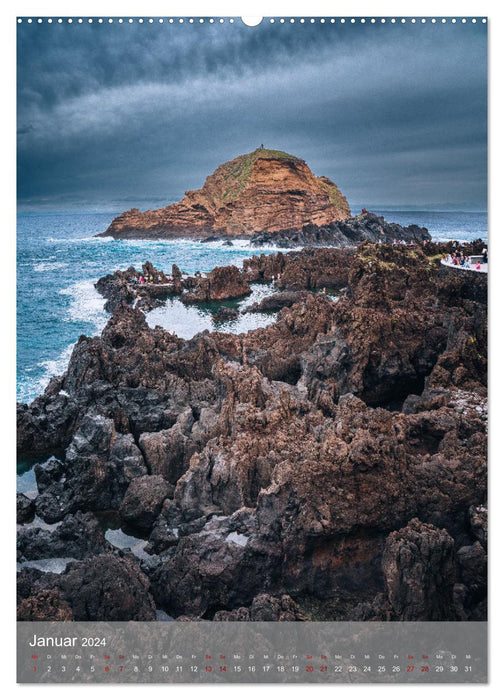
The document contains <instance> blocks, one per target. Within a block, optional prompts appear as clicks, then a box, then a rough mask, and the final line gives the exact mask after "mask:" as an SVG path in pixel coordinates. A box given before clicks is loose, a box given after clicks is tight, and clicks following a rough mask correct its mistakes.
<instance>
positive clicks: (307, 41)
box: [17, 19, 487, 211]
mask: <svg viewBox="0 0 504 700" xmlns="http://www.w3.org/2000/svg"><path fill="white" fill-rule="evenodd" d="M17 50H18V141H17V143H18V206H19V208H20V209H29V210H39V209H53V210H65V209H69V208H70V209H72V208H79V209H82V210H86V209H89V210H94V211H122V210H125V209H129V208H131V207H139V208H140V209H146V208H153V207H161V206H165V205H167V204H169V203H171V202H173V201H178V200H179V199H181V198H182V197H183V195H184V192H185V191H186V190H190V189H197V188H199V187H201V186H202V185H203V182H204V180H205V177H206V176H207V175H208V174H210V173H211V172H213V171H214V170H215V168H216V167H217V166H218V165H220V164H221V163H223V162H225V161H228V160H231V159H232V158H234V157H236V156H237V155H240V154H242V153H248V152H250V151H252V150H254V149H255V148H257V147H258V146H259V145H260V144H264V146H265V147H266V148H273V149H279V150H283V151H287V152H289V153H292V154H294V155H296V156H299V157H300V158H303V159H304V160H305V161H306V162H307V164H308V165H309V167H310V168H311V169H312V171H313V172H314V173H315V174H316V175H326V176H327V177H329V178H331V179H332V180H333V181H334V182H335V183H336V184H337V185H338V186H339V187H340V189H341V191H342V192H343V194H345V196H346V197H347V199H348V201H349V202H350V204H351V206H352V208H355V207H357V206H366V207H368V208H369V207H372V206H373V205H376V206H381V207H387V206H390V207H392V206H394V207H398V208H400V207H413V208H415V207H418V208H456V209H462V210H484V209H486V169H487V161H486V139H487V130H486V127H487V125H486V109H487V96H486V80H487V64H486V25H484V24H482V23H481V22H478V23H477V24H475V25H474V24H470V23H468V24H461V23H460V21H459V22H458V23H456V24H440V23H439V24H438V23H437V24H435V25H434V24H431V23H427V24H420V23H416V24H414V25H412V24H410V23H408V24H406V25H402V24H399V23H397V24H395V25H393V24H391V23H390V22H388V23H386V24H385V25H382V24H380V23H378V24H374V25H371V24H370V23H366V24H358V23H357V24H350V22H349V21H348V20H347V22H346V23H345V24H344V25H342V24H341V23H339V22H336V23H334V24H331V23H330V21H329V20H327V21H326V22H325V23H324V24H321V23H316V24H314V25H311V24H309V23H305V24H300V23H299V22H298V23H296V24H290V23H286V24H283V25H282V24H279V23H278V22H276V23H275V24H270V23H269V22H268V21H267V20H263V22H262V23H261V24H260V25H259V26H258V27H247V26H245V25H244V24H243V23H242V22H241V21H240V20H239V19H237V20H236V21H235V23H234V24H229V23H228V22H227V23H226V24H224V25H219V24H209V23H208V21H207V22H205V23H204V24H199V23H196V24H189V23H187V22H185V23H184V24H178V23H176V24H169V23H168V22H167V21H165V22H164V23H163V24H159V23H155V24H148V23H144V24H138V23H137V22H135V23H134V24H128V23H123V24H119V23H117V21H116V22H114V23H113V24H98V23H97V22H94V23H93V24H91V25H89V24H86V23H84V24H77V23H73V24H70V25H69V24H67V23H66V24H57V23H53V24H47V23H43V24H35V23H34V24H27V23H26V22H23V23H22V24H20V25H18V43H17Z"/></svg>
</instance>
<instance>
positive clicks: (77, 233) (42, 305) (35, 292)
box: [17, 209, 487, 402]
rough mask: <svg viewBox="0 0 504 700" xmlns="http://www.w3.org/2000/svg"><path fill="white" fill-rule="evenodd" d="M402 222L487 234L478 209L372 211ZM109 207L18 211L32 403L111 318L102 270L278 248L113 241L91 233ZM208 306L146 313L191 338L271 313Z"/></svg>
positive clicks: (101, 226)
mask: <svg viewBox="0 0 504 700" xmlns="http://www.w3.org/2000/svg"><path fill="white" fill-rule="evenodd" d="M374 211H376V213H377V214H380V215H383V216H385V218H386V219H387V220H388V221H394V222H396V223H399V224H401V225H408V224H410V223H415V224H418V225H420V226H426V227H427V228H428V229H429V231H430V233H431V235H432V236H433V238H434V239H436V240H450V239H452V238H456V239H458V240H473V239H475V238H482V239H484V240H487V216H486V213H481V212H433V211H407V212H406V211H388V210H385V209H384V210H376V209H375V210H374ZM113 217H114V214H111V213H86V212H78V213H76V212H60V213H34V212H30V213H20V214H18V220H17V398H18V400H19V401H23V402H30V401H32V400H33V399H34V398H35V397H36V396H38V395H39V394H40V393H41V392H42V391H43V390H44V388H45V386H46V385H47V383H48V381H49V379H50V377H51V376H53V375H57V374H61V373H62V372H63V371H64V370H65V369H66V366H67V363H68V360H69V358H70V354H71V352H72V348H73V346H74V344H75V342H76V341H77V339H78V338H79V336H80V335H81V334H85V335H96V334H98V333H99V332H100V331H101V330H102V328H103V326H104V325H105V323H106V322H107V319H108V314H107V313H106V312H105V311H104V309H103V304H104V299H103V298H102V297H101V296H100V295H99V294H98V293H97V292H96V290H95V288H94V283H95V282H96V280H97V279H98V278H99V277H102V276H103V275H106V274H108V273H112V272H114V271H115V270H118V269H125V268H127V267H129V266H130V265H134V266H135V267H139V266H140V265H141V264H142V263H143V262H145V261H146V260H150V261H151V262H152V263H153V264H154V265H155V266H156V267H160V268H162V269H163V270H165V271H169V270H171V265H172V264H173V263H176V264H177V265H178V266H179V267H180V269H181V270H183V271H185V272H187V273H189V274H194V273H195V272H196V271H197V270H200V271H202V272H204V271H209V270H211V269H212V268H213V267H216V266H218V265H231V264H234V265H237V266H240V265H241V264H242V262H243V260H244V258H248V257H251V256H252V255H254V254H260V253H261V252H265V253H271V252H273V251H274V250H278V249H276V248H271V247H270V248H251V247H250V246H249V245H248V243H247V242H246V241H234V245H233V246H223V245H222V243H221V242H212V243H196V242H192V241H181V240H176V241H141V240H140V241H114V240H112V239H104V238H94V237H93V236H94V234H96V233H99V232H101V231H104V230H106V228H107V226H108V225H109V223H110V222H111V220H112V218H113ZM267 293H269V292H268V289H264V285H255V286H254V288H253V298H248V299H247V300H245V301H242V302H239V303H238V306H240V307H241V308H243V306H247V305H249V304H251V303H252V302H253V301H256V300H258V299H259V298H261V297H262V296H264V295H265V294H267ZM211 311H212V309H211V308H208V309H200V308H198V309H197V308H194V307H192V308H186V307H185V306H184V305H183V304H182V303H181V302H179V301H177V300H174V301H172V302H168V304H167V307H166V308H165V309H155V310H154V311H153V312H151V314H150V315H149V316H148V322H149V323H150V325H155V324H156V323H157V324H159V325H162V326H163V327H166V328H168V329H169V330H171V331H173V332H176V333H177V334H178V335H180V336H181V337H191V336H192V335H194V334H195V333H197V332H199V331H202V330H204V329H205V328H208V329H212V328H216V327H218V328H220V329H222V330H228V331H232V332H243V331H246V330H250V329H251V328H254V327H257V326H258V325H265V324H266V323H269V322H271V321H272V320H273V318H274V317H273V316H271V315H269V316H268V315H263V314H249V315H246V316H245V317H241V318H240V320H239V321H235V322H228V323H227V324H220V325H218V326H217V325H216V323H215V322H214V321H213V319H212V315H211Z"/></svg>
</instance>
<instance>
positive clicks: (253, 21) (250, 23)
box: [241, 17, 263, 27]
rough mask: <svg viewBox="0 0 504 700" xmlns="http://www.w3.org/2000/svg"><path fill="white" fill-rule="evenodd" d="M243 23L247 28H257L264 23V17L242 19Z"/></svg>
mask: <svg viewBox="0 0 504 700" xmlns="http://www.w3.org/2000/svg"><path fill="white" fill-rule="evenodd" d="M241 21H242V22H243V24H246V25H247V27H257V26H258V25H259V24H261V22H262V21H263V18H262V17H242V18H241Z"/></svg>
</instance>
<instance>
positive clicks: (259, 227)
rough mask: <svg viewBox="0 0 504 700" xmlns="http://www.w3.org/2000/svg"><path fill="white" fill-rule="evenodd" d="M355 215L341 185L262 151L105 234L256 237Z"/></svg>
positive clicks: (119, 221)
mask: <svg viewBox="0 0 504 700" xmlns="http://www.w3.org/2000/svg"><path fill="white" fill-rule="evenodd" d="M349 216H350V208H349V206H348V203H347V201H346V199H345V197H344V196H343V195H342V194H341V192H340V191H339V189H338V188H337V186H336V185H335V184H334V183H333V182H331V180H329V179H328V178H327V177H316V176H315V175H314V174H313V173H312V172H311V170H310V168H309V167H308V166H307V165H306V163H305V162H304V160H301V158H297V157H296V156H291V155H289V154H288V153H284V152H283V151H274V150H269V149H264V148H258V149H256V150H255V151H253V152H252V153H247V154H246V155H242V156H238V157H237V158H235V159H234V160H231V161H229V162H227V163H223V164H222V165H220V166H219V167H218V168H217V170H215V172H213V173H212V174H211V175H209V176H208V177H207V179H206V180H205V184H204V185H203V187H202V188H201V189H199V190H192V191H189V192H186V194H185V197H184V198H183V199H182V200H181V201H180V202H176V203H175V204H170V205H169V206H167V207H164V208H163V209H154V210H149V211H145V212H141V211H139V210H138V209H131V210H130V211H126V212H124V213H123V214H120V215H119V216H118V217H117V218H115V219H114V220H113V221H112V223H111V224H110V226H109V227H108V229H107V230H106V231H105V232H104V233H103V234H100V235H102V236H112V237H114V238H178V237H184V238H204V237H206V236H211V235H217V236H221V237H222V236H228V237H229V236H232V237H239V236H245V237H248V236H251V235H252V234H253V233H254V232H256V231H278V230H281V229H297V230H301V229H302V228H303V226H305V225H307V224H315V225H317V226H323V225H325V224H329V223H330V222H332V221H336V220H338V219H345V218H347V217H349Z"/></svg>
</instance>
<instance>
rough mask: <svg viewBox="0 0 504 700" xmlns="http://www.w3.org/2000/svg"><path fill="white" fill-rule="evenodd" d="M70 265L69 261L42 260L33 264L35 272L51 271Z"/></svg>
mask: <svg viewBox="0 0 504 700" xmlns="http://www.w3.org/2000/svg"><path fill="white" fill-rule="evenodd" d="M65 267H68V263H63V262H40V263H37V265H34V266H33V269H34V270H35V272H50V271H51V270H63V269H64V268H65Z"/></svg>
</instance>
